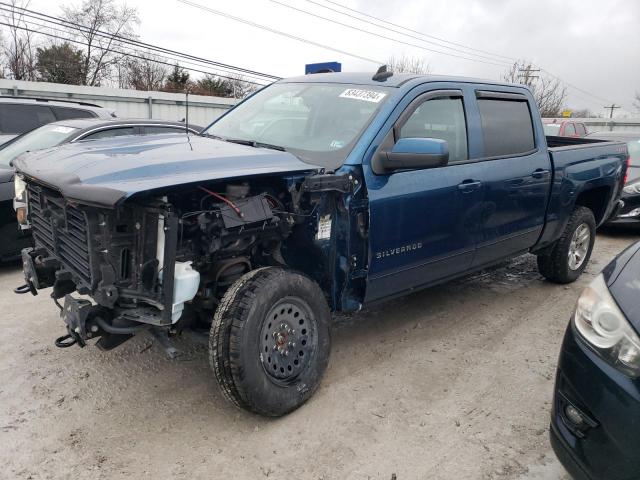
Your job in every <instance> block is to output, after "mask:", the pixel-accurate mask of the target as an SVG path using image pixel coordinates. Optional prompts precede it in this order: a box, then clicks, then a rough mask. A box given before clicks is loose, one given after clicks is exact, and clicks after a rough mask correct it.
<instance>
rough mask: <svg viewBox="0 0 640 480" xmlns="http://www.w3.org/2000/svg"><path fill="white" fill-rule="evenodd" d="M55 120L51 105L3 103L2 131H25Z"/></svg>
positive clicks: (0, 117) (0, 125)
mask: <svg viewBox="0 0 640 480" xmlns="http://www.w3.org/2000/svg"><path fill="white" fill-rule="evenodd" d="M55 121H56V117H54V116H53V113H52V112H51V109H50V108H49V107H45V106H41V105H24V104H9V105H7V104H2V107H0V133H4V134H7V133H8V134H19V133H24V132H28V131H29V130H33V129H34V128H37V127H40V126H42V125H45V124H47V123H51V122H55Z"/></svg>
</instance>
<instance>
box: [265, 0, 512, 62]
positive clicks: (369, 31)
mask: <svg viewBox="0 0 640 480" xmlns="http://www.w3.org/2000/svg"><path fill="white" fill-rule="evenodd" d="M269 1H270V2H272V3H276V4H278V5H281V6H283V7H286V8H289V9H291V10H295V11H296V12H300V13H304V14H305V15H310V16H312V17H315V18H319V19H321V20H325V21H327V22H330V23H334V24H336V25H340V26H342V27H346V28H350V29H352V30H356V31H358V32H362V33H366V34H368V35H373V36H375V37H378V38H382V39H384V40H390V41H392V42H396V43H401V44H403V45H408V46H410V47H414V48H419V49H421V50H425V51H429V52H432V53H437V54H440V55H447V56H451V57H456V58H460V59H462V60H469V61H472V62H480V63H486V64H489V65H497V66H501V67H506V66H508V65H509V64H508V63H506V62H504V61H501V63H496V62H497V61H487V60H480V59H478V58H468V57H463V56H461V55H457V54H455V53H450V52H443V51H440V50H434V49H433V48H428V47H424V46H422V45H416V44H415V43H410V42H405V41H404V40H399V39H396V38H392V37H388V36H386V35H381V34H379V33H376V32H372V31H371V30H365V29H364V28H359V27H356V26H354V25H349V24H347V23H342V22H339V21H338V20H334V19H331V18H328V17H323V16H322V15H318V14H315V13H313V12H309V11H308V10H304V9H302V8H298V7H294V6H293V5H288V4H286V3H283V2H280V1H278V0H269ZM418 40H420V39H418ZM421 41H424V40H421ZM449 48H450V47H449ZM463 53H467V52H463ZM467 54H468V53H467ZM476 55H477V54H476ZM477 56H478V57H479V58H485V59H488V60H495V59H492V58H490V57H486V56H483V55H477Z"/></svg>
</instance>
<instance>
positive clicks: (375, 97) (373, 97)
mask: <svg viewBox="0 0 640 480" xmlns="http://www.w3.org/2000/svg"><path fill="white" fill-rule="evenodd" d="M386 95H387V94H386V93H382V92H376V91H375V90H360V89H359V88H347V89H346V90H345V91H344V92H342V93H341V94H340V97H341V98H353V99H354V100H364V101H365V102H373V103H378V102H380V100H382V99H383V98H384V97H385V96H386Z"/></svg>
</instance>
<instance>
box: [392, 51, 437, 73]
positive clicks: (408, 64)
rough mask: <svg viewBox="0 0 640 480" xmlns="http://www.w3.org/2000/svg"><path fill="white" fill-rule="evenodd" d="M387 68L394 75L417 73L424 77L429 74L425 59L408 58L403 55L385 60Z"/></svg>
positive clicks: (428, 66)
mask: <svg viewBox="0 0 640 480" xmlns="http://www.w3.org/2000/svg"><path fill="white" fill-rule="evenodd" d="M387 68H388V69H389V70H390V71H392V72H395V73H419V74H422V75H426V74H427V73H430V72H431V67H430V65H429V62H427V61H426V59H424V58H419V57H408V56H406V55H404V54H402V55H401V56H399V57H396V56H395V55H391V56H390V57H389V59H388V60H387Z"/></svg>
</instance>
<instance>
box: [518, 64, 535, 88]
mask: <svg viewBox="0 0 640 480" xmlns="http://www.w3.org/2000/svg"><path fill="white" fill-rule="evenodd" d="M534 73H540V69H539V68H535V69H534V68H531V64H530V63H528V64H527V66H526V67H525V68H519V69H518V78H522V79H523V82H522V83H523V84H524V85H527V86H529V87H530V86H531V84H532V83H533V81H534V80H535V79H537V78H540V75H533V74H534Z"/></svg>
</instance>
